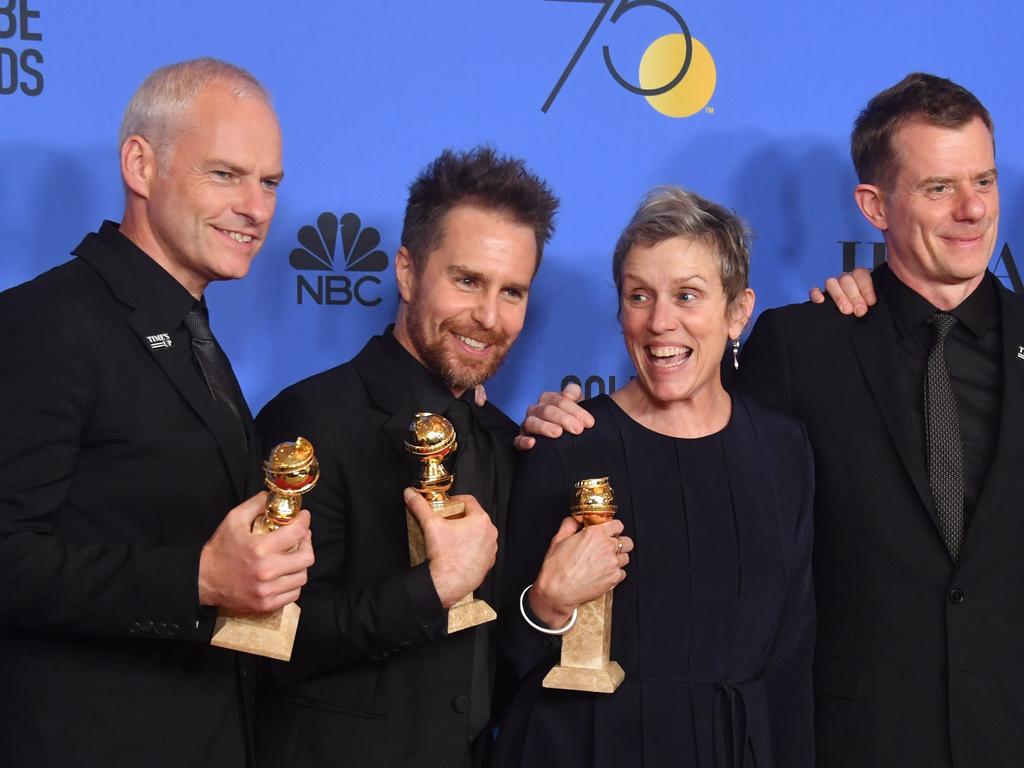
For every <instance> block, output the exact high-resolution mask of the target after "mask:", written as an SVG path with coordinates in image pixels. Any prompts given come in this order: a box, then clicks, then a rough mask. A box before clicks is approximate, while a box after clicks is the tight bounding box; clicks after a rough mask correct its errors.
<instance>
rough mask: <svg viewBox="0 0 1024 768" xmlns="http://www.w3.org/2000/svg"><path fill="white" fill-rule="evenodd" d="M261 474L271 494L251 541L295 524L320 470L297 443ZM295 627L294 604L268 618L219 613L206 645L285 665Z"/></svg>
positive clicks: (276, 453)
mask: <svg viewBox="0 0 1024 768" xmlns="http://www.w3.org/2000/svg"><path fill="white" fill-rule="evenodd" d="M263 472H264V484H265V485H266V486H267V490H268V491H269V493H268V494H267V502H266V508H265V512H264V514H262V515H260V516H258V517H257V518H256V519H255V520H254V521H253V523H252V534H253V535H254V536H263V535H266V534H268V533H271V532H272V531H275V530H277V529H278V528H281V527H284V526H287V525H289V524H290V523H291V522H292V520H294V519H295V515H296V514H298V512H299V510H300V509H301V508H302V494H304V493H307V492H308V491H310V490H311V489H312V488H313V486H314V485H316V481H317V480H318V479H319V478H320V465H319V463H318V462H317V460H316V456H315V455H314V454H313V446H312V444H310V442H309V441H308V440H306V439H305V438H304V437H298V438H296V440H295V442H293V443H281V444H280V445H278V446H277V447H276V448H274V450H273V451H271V452H270V458H268V459H267V461H265V462H264V464H263ZM298 626H299V606H298V605H297V604H295V603H289V604H288V605H286V606H284V607H283V608H278V609H277V610H276V611H271V612H269V613H242V612H238V611H229V610H225V609H223V608H222V609H221V610H220V611H219V612H218V614H217V621H216V624H215V625H214V630H213V638H212V639H211V641H210V643H211V644H212V645H216V646H218V647H221V648H230V649H232V650H235V651H242V652H244V653H253V654H256V655H259V656H268V657H270V658H272V659H279V660H281V661H288V660H289V659H291V655H292V645H293V644H294V642H295V631H296V629H297V628H298Z"/></svg>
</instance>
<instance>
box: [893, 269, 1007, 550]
mask: <svg viewBox="0 0 1024 768" xmlns="http://www.w3.org/2000/svg"><path fill="white" fill-rule="evenodd" d="M874 275H875V279H876V280H877V283H878V288H879V290H880V291H881V292H882V296H883V298H884V299H885V302H886V303H887V304H888V305H889V307H890V309H891V311H892V317H893V325H894V326H895V331H896V349H897V354H898V355H899V356H900V360H899V362H900V364H899V365H898V366H897V367H896V370H895V371H894V372H893V375H894V377H895V382H894V383H895V384H896V386H897V387H899V397H900V398H901V401H902V402H906V403H911V404H912V413H911V414H908V415H909V416H910V418H912V420H913V424H914V434H916V435H918V436H919V438H920V445H921V453H922V455H923V454H924V444H925V443H924V441H925V436H924V413H923V409H924V375H925V366H926V364H927V361H928V354H929V352H930V351H931V348H932V343H933V341H934V338H935V331H934V329H933V328H932V327H931V326H930V325H929V324H928V319H929V317H930V316H931V315H932V314H934V313H935V312H938V311H939V310H938V309H936V308H935V307H933V306H932V305H931V303H930V302H928V301H927V300H926V299H925V298H923V297H922V296H920V295H919V294H917V293H915V292H914V291H913V290H911V289H910V288H909V287H907V286H906V285H904V284H903V283H902V282H900V280H899V279H898V278H897V277H896V276H895V275H894V274H893V273H892V271H891V270H890V269H889V268H888V266H886V265H882V266H880V267H878V268H877V269H876V270H875V272H874ZM994 281H995V278H994V277H993V276H992V274H991V273H990V272H988V273H986V274H985V277H984V278H983V279H982V281H981V283H980V284H979V285H978V287H977V288H976V289H975V290H974V292H973V293H971V295H970V296H968V297H967V298H966V299H964V301H963V302H961V304H960V305H959V306H957V307H956V308H954V309H953V310H952V311H951V312H950V314H952V315H955V316H956V318H957V320H959V322H958V323H957V324H956V325H955V326H953V330H952V331H950V334H949V337H948V338H947V339H946V365H947V366H948V368H949V375H950V379H951V380H952V383H953V391H954V392H955V393H956V400H957V406H958V410H959V416H960V435H961V439H962V442H963V461H964V527H965V533H966V532H967V526H969V525H970V521H971V518H972V516H973V514H974V510H975V507H976V506H977V503H978V498H979V497H980V496H981V491H982V489H983V488H984V487H985V478H986V476H987V475H988V468H989V466H990V465H991V462H992V457H993V456H994V455H995V448H996V441H997V440H998V439H999V408H1000V404H1001V402H1002V380H1003V376H1002V374H1003V371H1002V363H1001V357H1000V354H999V349H1000V344H1001V340H1002V329H1001V327H1000V320H999V304H998V297H997V295H996V286H995V282H994Z"/></svg>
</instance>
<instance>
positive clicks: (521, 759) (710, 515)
mask: <svg viewBox="0 0 1024 768" xmlns="http://www.w3.org/2000/svg"><path fill="white" fill-rule="evenodd" d="M586 407H587V408H588V409H589V410H590V411H591V413H593V414H594V417H595V420H596V422H597V424H596V426H595V427H594V428H593V429H590V430H588V431H587V432H585V433H584V434H583V435H580V436H572V435H565V436H563V437H561V438H559V439H558V440H540V441H538V445H537V447H536V448H534V450H533V451H531V453H530V454H529V455H528V456H527V457H526V459H525V461H524V464H523V466H522V468H521V469H520V472H519V473H518V475H517V477H516V482H515V486H514V490H513V494H512V503H511V507H510V510H509V516H508V524H507V529H506V534H505V539H504V544H505V547H506V549H505V556H504V566H503V573H502V575H501V583H502V585H503V587H502V597H501V609H500V610H499V616H500V618H499V622H500V624H499V644H500V648H501V651H502V653H503V655H504V656H505V657H506V658H507V659H509V660H511V661H512V662H513V665H514V667H515V671H516V674H517V675H518V676H519V678H520V681H519V687H518V690H517V692H516V694H515V697H514V699H513V700H512V703H511V705H510V707H509V709H508V711H507V714H506V716H505V718H504V721H503V723H502V725H501V730H500V734H499V739H498V747H497V754H496V760H495V763H496V765H499V766H531V768H532V767H533V766H545V767H546V766H557V767H558V768H572V767H573V766H580V768H583V767H584V766H586V767H587V768H590V767H591V766H593V767H595V768H601V767H604V766H607V767H608V768H621V767H623V766H669V765H671V766H701V768H734V767H735V766H745V767H752V766H757V767H758V768H767V767H768V766H775V768H803V767H804V766H806V767H808V768H810V766H813V763H814V747H813V730H812V698H811V697H812V694H811V675H810V669H811V656H812V651H813V640H814V599H813V588H812V582H811V537H812V520H811V508H812V499H813V495H814V481H813V459H812V455H811V448H810V444H809V443H808V441H807V436H806V432H805V431H804V429H803V427H802V425H800V424H799V422H796V421H794V420H792V419H790V418H788V417H785V416H783V415H781V414H778V413H775V412H773V411H768V410H765V409H763V408H761V407H759V406H757V405H756V404H754V403H752V402H751V401H748V400H746V399H743V398H740V397H734V398H733V408H732V416H731V418H730V420H729V423H728V425H727V426H726V427H725V429H723V430H722V431H721V432H718V433H716V434H714V435H710V436H708V437H702V438H697V439H681V438H673V437H667V436H665V435H660V434H658V433H655V432H652V431H650V430H648V429H646V428H645V427H643V426H641V425H639V424H638V423H637V422H635V421H633V420H632V419H631V418H630V417H629V416H627V415H626V414H625V413H624V412H623V411H622V410H621V409H620V408H619V407H618V406H617V405H616V404H615V403H614V401H612V400H611V398H609V397H599V398H596V399H595V400H592V401H590V402H588V403H587V404H586ZM603 476H608V477H610V479H611V483H612V488H613V489H614V491H615V495H616V501H617V504H618V513H617V517H618V519H620V520H621V521H622V522H623V524H624V526H625V531H624V533H625V534H626V535H628V536H631V537H633V539H634V541H635V542H636V550H635V552H634V553H633V554H632V555H631V561H630V564H629V565H628V566H627V568H626V574H627V575H626V579H625V581H623V582H622V583H621V584H620V585H619V586H618V587H617V588H616V590H615V601H614V608H613V624H612V652H611V655H612V659H614V660H615V661H617V662H618V663H619V664H620V665H622V668H623V670H625V673H626V679H625V681H624V682H623V684H622V685H621V686H620V687H619V689H618V690H617V691H616V692H615V693H613V694H599V693H593V694H588V693H578V692H572V691H560V690H548V689H544V688H542V687H541V679H542V678H543V677H544V675H545V674H546V673H547V671H548V670H549V669H550V668H551V666H552V665H554V664H556V663H557V662H558V653H559V648H560V640H559V639H558V638H552V637H549V636H547V635H543V634H541V633H539V632H537V631H536V630H533V629H531V628H530V627H529V626H528V625H527V624H526V623H525V622H524V621H523V619H522V617H521V616H520V615H519V608H518V600H519V594H520V592H521V591H522V589H523V587H525V586H526V585H527V584H529V583H530V582H531V581H533V579H534V578H535V577H536V574H537V573H538V572H539V570H540V565H541V561H542V560H543V557H544V553H545V551H546V550H547V547H548V544H549V543H550V540H551V537H552V536H553V535H554V533H555V531H556V530H557V529H558V526H559V523H560V522H561V520H562V518H564V517H565V516H566V515H567V514H568V510H569V504H570V499H571V496H572V488H573V485H574V484H575V483H576V481H578V480H581V479H584V478H588V477H603Z"/></svg>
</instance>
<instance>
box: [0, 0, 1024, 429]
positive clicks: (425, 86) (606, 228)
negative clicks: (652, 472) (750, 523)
mask: <svg viewBox="0 0 1024 768" xmlns="http://www.w3.org/2000/svg"><path fill="white" fill-rule="evenodd" d="M1022 20H1024V10H1022V9H1021V6H1020V4H1018V3H1011V2H1008V1H1006V2H984V1H979V2H975V3H972V4H970V5H964V4H962V3H952V2H938V1H936V0H931V1H930V2H902V3H892V2H876V1H875V0H871V1H870V2H861V3H859V4H852V3H844V4H838V3H822V2H811V1H810V0H799V1H797V2H790V3H785V4H783V3H741V2H730V1H729V0H719V1H717V2H708V1H705V2H684V0H665V2H656V1H655V0H639V1H638V0H632V2H623V1H622V0H606V1H605V2H601V1H600V0H596V1H595V0H575V1H569V0H372V1H368V0H362V1H361V2H357V1H355V0H352V1H348V0H334V1H332V2H327V1H326V0H321V1H320V2H281V1H280V0H279V1H278V2H273V1H272V0H245V1H244V2H243V1H242V0H230V1H229V0H219V1H218V0H177V2H174V3H150V2H139V1H138V0H104V2H102V3H74V2H67V1H65V2H59V1H58V0H0V243H2V248H3V258H2V259H0V289H2V288H5V287H7V286H10V285H14V284H16V283H19V282H22V281H24V280H26V279H29V278H30V277H32V276H34V275H35V274H37V273H38V272H40V271H42V270H44V269H47V268H49V267H51V266H53V265H56V264H59V263H61V262H63V261H65V260H66V259H67V258H68V252H69V251H70V249H71V248H73V247H74V246H75V245H76V244H77V243H78V242H79V240H80V239H81V237H82V235H83V234H84V233H85V232H87V231H92V230H94V229H95V228H96V227H97V226H98V225H99V222H100V220H101V219H103V218H117V217H118V216H119V214H120V211H121V206H122V191H121V184H120V178H119V175H118V166H117V146H116V135H117V129H118V125H119V122H120V118H121V113H122V111H123V109H124V107H125V105H126V104H127V101H128V99H129V97H130V96H131V94H132V92H133V91H134V89H135V88H136V87H137V86H138V85H139V83H140V82H141V81H142V79H143V78H144V77H145V75H146V74H147V73H148V72H150V71H151V70H152V69H154V68H156V67H157V66H160V65H162V64H166V63H170V62H173V61H178V60H182V59H186V58H192V57H195V56H201V55H211V56H216V57H219V58H223V59H227V60H229V61H232V62H234V63H237V64H240V65H242V66H244V67H246V68H248V69H250V70H251V71H252V72H253V73H254V74H255V75H256V76H257V77H259V78H260V79H261V80H262V81H263V82H264V83H265V84H266V85H267V86H268V88H269V89H270V90H271V91H272V92H273V94H274V101H275V106H276V109H277V111H278V114H279V115H280V118H281V123H282V127H283V131H284V141H285V168H286V171H287V179H286V181H285V183H284V185H283V186H282V188H281V190H280V193H279V203H278V208H277V214H276V218H275V220H274V224H273V227H272V229H271V234H270V238H269V241H268V242H267V244H266V246H265V247H264V248H263V250H262V252H261V253H260V255H259V257H258V258H257V260H256V262H255V263H254V265H253V268H252V271H251V272H250V275H249V277H247V278H246V279H245V280H243V281H241V282H235V283H230V284H219V285H215V286H212V287H211V289H210V291H209V294H208V295H209V297H210V302H211V306H212V314H213V324H214V328H215V331H216V332H217V335H218V337H219V338H220V339H221V342H222V344H223V346H224V347H225V348H226V350H227V352H228V354H229V356H230V358H231V360H232V361H233V363H234V366H235V369H236V372H237V373H238V376H239V379H240V381H241V383H242V386H243V389H244V390H245V392H246V395H247V397H248V399H249V401H250V404H251V406H252V408H253V411H254V412H255V411H256V410H258V409H259V408H260V407H261V406H262V405H263V403H265V402H266V401H267V400H268V399H269V398H270V397H272V396H273V395H274V394H276V393H277V392H278V391H279V390H280V389H281V388H282V387H283V386H285V385H286V384H288V383H290V382H292V381H294V380H296V379H298V378H301V377H303V376H306V375H309V374H311V373H314V372H316V371H319V370H322V369H324V368H327V367H330V366H332V365H335V364H337V363H338V362H341V361H344V360H346V359H348V358H349V357H351V356H352V355H353V354H354V353H355V352H357V351H358V350H359V349H360V348H361V346H362V345H363V343H364V342H365V340H366V338H367V337H368V336H370V335H371V334H373V333H376V332H379V331H380V330H381V329H382V328H383V327H384V325H385V324H386V323H387V322H388V321H389V320H390V319H391V317H392V316H393V314H394V309H395V287H394V278H393V275H392V271H391V270H392V256H393V253H394V251H395V249H396V248H397V246H398V239H399V234H400V227H401V215H402V210H403V207H404V202H405V195H406V188H407V185H408V183H409V181H410V180H411V178H412V177H413V176H414V175H415V173H416V172H417V171H418V170H419V169H420V168H421V167H422V166H423V165H424V164H426V163H427V162H428V161H429V160H431V159H432V158H433V157H434V156H435V155H437V153H438V152H439V151H440V150H441V149H442V148H444V147H446V146H453V147H459V148H465V147H469V146H471V145H474V144H478V143H481V142H488V143H491V144H493V145H495V146H496V147H498V148H499V149H500V150H501V151H503V152H507V153H511V154H515V155H520V156H523V157H525V158H527V160H528V161H529V163H530V165H531V167H532V168H533V169H534V170H535V171H537V172H538V173H539V174H540V175H542V176H544V177H545V178H547V179H548V180H549V181H550V183H551V184H552V185H553V187H554V188H555V190H556V192H557V193H558V194H559V196H560V197H561V199H562V210H561V214H560V216H559V218H558V229H557V232H556V234H555V237H554V240H553V241H552V243H551V245H550V247H549V249H548V251H547V255H546V258H545V262H544V265H543V267H542V268H541V270H540V273H539V275H538V277H537V281H536V283H535V286H534V291H533V293H532V295H531V300H530V309H529V314H528V319H527V325H526V330H525V331H524V333H523V336H522V337H521V339H520V341H519V343H518V344H517V346H516V347H515V348H514V350H513V352H512V354H511V356H510V358H509V362H508V363H507V364H506V366H505V367H504V368H503V369H502V371H501V372H500V373H499V374H498V376H497V377H496V378H495V379H494V380H493V382H492V383H491V385H490V386H489V392H490V396H491V398H492V399H493V400H495V401H496V402H497V403H498V404H499V405H501V406H502V407H504V408H505V410H506V411H507V412H508V413H509V414H510V415H511V416H512V417H513V418H517V419H518V418H519V417H520V416H521V414H522V412H523V410H524V408H525V407H526V405H527V404H528V403H529V402H532V400H533V399H534V398H535V396H536V394H537V393H538V392H539V391H541V390H542V389H551V388H557V387H558V386H559V385H560V384H561V382H562V381H563V379H564V378H565V377H566V376H569V375H573V376H576V377H578V378H579V379H580V380H581V381H583V382H584V383H587V382H588V380H589V386H588V389H589V390H590V393H591V394H594V393H596V392H598V391H601V390H602V389H604V390H607V389H610V388H613V387H614V386H621V384H622V383H623V382H624V381H625V380H627V379H628V377H629V375H630V373H631V370H632V369H631V365H630V363H629V359H628V357H627V356H626V354H625V352H624V350H623V348H622V343H621V339H620V335H619V330H618V326H617V323H616V321H615V297H614V291H613V288H612V282H611V278H610V275H609V262H610V254H611V247H612V245H613V244H614V242H615V239H616V237H617V235H618V232H619V230H620V229H621V227H622V226H623V224H624V223H625V221H626V220H627V218H628V217H629V215H630V214H631V212H632V210H633V208H634V207H635V205H636V203H637V201H638V200H639V198H640V197H641V195H642V194H643V193H644V192H645V191H646V190H647V189H648V188H650V187H651V186H654V185H656V184H662V183H674V184H681V185H683V186H686V187H689V188H692V189H695V190H697V191H699V192H701V193H703V194H705V195H707V196H709V197H711V198H713V199H715V200H718V201H720V202H723V203H725V204H727V205H729V206H732V207H734V208H736V209H737V210H738V211H739V212H740V213H741V214H742V215H743V216H744V217H745V218H746V219H747V220H748V221H749V222H750V224H751V225H752V227H753V229H754V230H755V231H756V233H757V238H756V240H755V245H754V251H753V287H754V289H755V290H756V292H757V296H758V308H759V309H763V308H765V307H768V306H773V305H777V304H781V303H787V302H792V301H799V300H802V299H803V298H804V297H805V296H806V289H807V287H808V286H810V285H812V284H815V283H820V281H821V280H822V278H823V277H824V276H826V275H829V274H834V273H835V272H837V271H838V270H839V269H841V268H842V267H843V265H844V253H845V256H846V259H847V261H849V259H850V258H851V257H855V258H856V259H857V261H858V263H861V264H865V265H867V264H870V263H871V260H872V255H873V251H872V246H871V245H870V243H872V242H874V241H877V240H879V238H878V236H877V233H876V232H875V231H874V230H872V229H871V228H870V227H869V226H868V225H867V224H866V223H865V222H864V221H863V220H862V218H861V216H860V214H859V213H858V212H857V211H856V209H855V207H854V204H853V199H852V188H853V185H854V183H855V178H854V174H853V170H852V167H851V164H850V161H849V156H848V135H849V129H850V125H851V123H852V121H853V118H854V117H855V115H856V114H857V112H858V111H859V110H860V109H861V107H862V106H863V105H864V103H865V102H866V101H867V99H868V98H869V97H870V96H871V95H873V94H874V93H876V92H877V91H879V90H881V89H882V88H884V87H886V86H888V85H891V84H892V83H894V82H896V81H897V80H899V79H900V78H901V77H903V75H905V74H906V73H907V72H910V71H913V70H925V71H931V72H935V73H937V74H941V75H944V76H947V77H951V78H952V79H954V80H956V81H958V82H960V83H962V84H963V85H965V86H967V87H968V88H970V89H971V90H973V91H974V92H975V93H976V94H977V95H978V96H979V98H981V100H982V101H983V102H984V103H985V104H986V106H988V108H989V109H990V110H991V112H992V114H993V116H994V118H995V121H996V126H997V143H998V157H999V166H1000V182H999V183H1000V186H1001V188H1002V210H1003V216H1002V227H1001V231H1000V236H999V240H998V244H997V250H996V255H995V258H994V259H993V267H995V268H996V271H997V274H1000V275H1006V276H1007V280H1008V282H1010V281H1009V273H1008V271H1007V269H1006V265H1005V263H1002V262H1005V261H1006V259H1005V258H1004V259H1003V260H1002V262H1000V260H999V256H1000V254H1003V255H1004V256H1005V255H1006V254H1007V253H1010V254H1011V255H1012V254H1013V248H1014V246H1015V244H1017V243H1020V244H1021V245H1020V248H1021V249H1022V256H1024V238H1022V237H1021V230H1020V228H1021V226H1022V225H1021V224H1020V223H1019V222H1020V221H1021V220H1022V217H1021V216H1019V215H1017V214H1018V212H1019V211H1020V209H1021V206H1022V205H1024V190H1022V188H1021V186H1022V175H1021V168H1022V164H1024V147H1022V146H1021V141H1020V138H1019V137H1020V135H1021V130H1020V129H1021V126H1022V125H1024V121H1022V118H1024V116H1022V114H1021V112H1022V107H1021V99H1020V97H1019V85H1018V81H1017V74H1018V71H1019V64H1018V61H1019V58H1020V54H1019V50H1020V46H1021V41H1020V35H1021V33H1020V30H1021V28H1022V25H1021V23H1020V22H1021V21H1022ZM687 35H688V36H689V38H688V39H689V44H688V45H687V42H686V41H687V37H686V36H687ZM667 36H673V37H668V39H665V38H666V37H667ZM584 43H586V44H585V45H584ZM605 48H607V52H608V53H607V58H608V61H610V62H611V64H610V66H609V64H608V63H607V62H606V56H605V54H604V49H605ZM686 50H690V51H691V55H690V68H689V71H688V72H687V73H686V75H685V76H684V77H683V79H682V80H681V81H680V82H679V84H678V85H677V86H676V87H675V88H674V89H673V90H672V91H671V92H670V93H668V94H666V95H665V96H662V97H658V98H652V100H651V101H648V99H647V98H645V97H644V96H643V95H638V94H636V93H634V92H632V91H631V90H629V89H628V88H627V87H626V86H625V85H623V84H620V82H619V81H618V80H617V79H616V77H615V75H614V74H613V72H612V70H614V72H615V73H617V74H618V75H619V77H620V78H621V79H622V80H623V81H625V83H626V84H631V85H633V86H634V88H635V87H637V86H638V85H645V86H646V87H648V88H650V87H654V86H660V85H663V84H665V83H666V82H667V81H668V80H670V79H671V78H672V76H673V74H674V73H675V72H676V71H677V70H678V69H679V68H680V65H681V61H680V59H681V58H682V56H683V52H685V51H686ZM577 53H578V54H579V55H578V56H576V55H575V54H577ZM571 62H575V64H574V66H572V67H570V66H569V65H570V63H571ZM666 73H667V74H666ZM559 83H561V87H560V88H559V89H557V91H556V85H557V84H559ZM544 106H547V110H546V111H544V110H543V109H542V108H543V107H544ZM682 112H687V113H688V112H693V114H691V115H689V116H686V117H680V116H673V114H679V113H682ZM666 113H669V114H666ZM325 212H328V213H331V214H333V215H334V216H336V217H338V218H339V219H341V218H343V217H344V216H345V214H354V216H355V217H357V219H358V221H357V219H354V218H352V217H351V216H350V217H348V218H347V219H344V221H345V222H346V226H348V227H357V228H362V229H364V230H369V229H373V230H376V232H377V233H378V234H379V237H380V243H379V245H378V246H375V247H366V244H367V243H370V244H371V245H372V238H373V236H374V234H373V232H365V233H364V235H363V236H364V237H365V238H367V240H364V241H363V245H362V246H356V247H353V248H352V249H351V250H350V251H349V252H348V253H345V252H344V251H345V247H344V244H343V242H342V238H338V242H337V243H336V245H335V247H334V252H333V253H331V252H329V249H325V250H324V251H323V252H321V253H319V254H317V253H316V251H317V246H318V244H319V243H318V240H317V237H316V227H317V223H318V219H319V217H320V216H321V214H323V213H325ZM321 221H322V222H323V223H325V224H330V223H331V222H330V221H329V220H328V219H327V218H326V217H325V218H324V219H322V220H321ZM304 227H311V228H312V229H307V230H304V229H303V228H304ZM300 235H301V237H302V240H301V241H300ZM844 242H845V243H847V245H845V246H844V245H843V243H844ZM856 242H860V243H862V244H861V245H853V243H856ZM378 250H380V251H382V252H383V254H377V253H376V251H378ZM296 251H297V253H296V254H295V255H294V256H293V252H296ZM304 251H305V252H304ZM318 256H319V258H317V257H318ZM385 257H386V261H387V265H386V266H384V258H385ZM997 262H1000V263H997ZM296 266H298V267H300V268H299V269H297V268H296ZM311 266H320V267H322V268H321V269H310V268H309V267H311ZM382 266H384V268H383V270H380V269H379V268H380V267H382ZM1010 271H1011V272H1012V270H1010Z"/></svg>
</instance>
